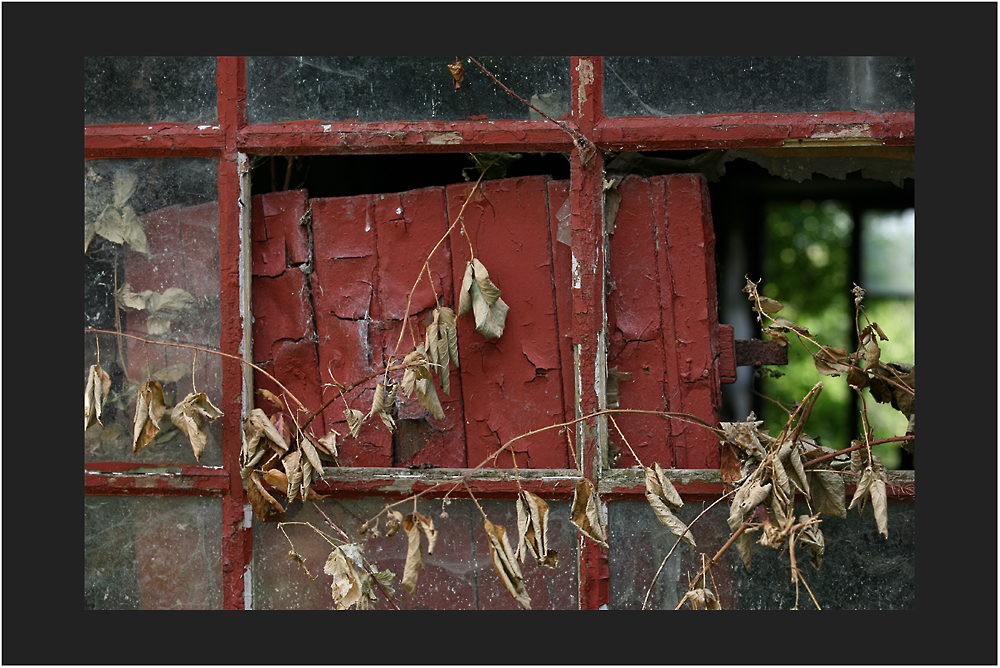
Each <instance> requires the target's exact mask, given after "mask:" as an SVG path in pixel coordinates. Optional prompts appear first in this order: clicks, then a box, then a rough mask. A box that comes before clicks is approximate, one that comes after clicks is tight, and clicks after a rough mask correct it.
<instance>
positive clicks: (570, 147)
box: [84, 56, 916, 610]
mask: <svg viewBox="0 0 1000 668" xmlns="http://www.w3.org/2000/svg"><path fill="white" fill-rule="evenodd" d="M217 65H218V69H217V75H216V85H217V92H218V96H217V97H218V106H217V108H218V124H216V125H212V126H210V127H207V128H206V127H204V125H203V124H202V125H197V126H196V125H183V124H175V123H154V124H144V125H124V124H122V125H106V126H87V127H85V129H84V157H85V159H88V160H89V159H108V158H139V157H204V158H214V159H217V160H218V161H219V167H218V191H219V250H220V258H221V267H222V270H221V271H222V276H221V291H222V313H221V319H222V337H221V344H220V347H221V350H222V352H224V353H228V354H230V355H237V356H238V355H240V350H241V344H244V343H248V339H247V338H246V334H245V332H244V321H243V315H244V313H243V306H242V304H243V302H242V301H241V297H240V295H241V294H242V293H241V289H240V287H241V282H242V281H243V280H244V277H241V275H240V271H241V269H240V266H241V265H240V254H241V246H242V242H243V236H244V235H248V234H249V232H248V226H249V202H243V201H241V192H242V191H241V167H243V168H245V165H244V163H242V162H241V160H240V158H239V156H240V154H253V153H259V154H268V155H305V154H326V155H337V154H340V155H348V154H390V153H392V154H400V153H413V154H419V153H448V152H456V153H459V152H460V153H470V152H477V151H494V152H498V151H504V152H506V151H526V152H566V153H571V165H572V167H571V176H570V183H571V186H570V206H571V227H572V229H573V239H572V249H573V254H574V256H575V257H576V258H577V259H578V261H579V262H580V263H581V265H583V266H590V265H593V266H595V267H596V268H597V271H595V272H594V273H592V274H591V273H589V272H583V274H582V276H581V284H580V286H579V288H576V289H574V290H573V310H574V321H573V331H574V333H575V334H574V336H575V339H574V343H575V344H577V345H579V346H580V354H579V360H580V362H579V365H580V369H581V373H582V374H586V373H587V370H589V371H590V373H591V374H592V373H593V371H594V369H595V367H596V365H597V355H598V352H599V348H598V346H599V342H598V337H597V332H598V330H599V329H600V327H602V324H603V317H604V308H605V302H604V282H603V276H604V271H603V270H604V254H603V252H602V251H601V248H602V245H601V243H602V232H601V229H602V207H603V200H602V155H601V152H600V150H599V151H598V153H597V155H596V158H595V160H594V163H593V164H592V165H590V166H584V165H582V163H581V161H580V159H579V158H580V156H579V149H578V148H577V146H575V145H574V143H573V140H572V137H571V135H570V134H569V133H568V132H566V131H564V130H563V129H560V128H555V127H553V125H552V123H550V122H548V121H516V120H495V121H426V122H381V123H346V122H334V123H322V124H321V123H320V121H315V120H303V121H295V122H288V123H272V124H266V125H249V124H248V123H247V115H246V61H245V57H243V56H220V57H218V59H217ZM570 74H571V84H570V86H571V91H572V94H571V97H572V113H571V116H570V118H571V120H569V121H567V122H566V126H567V127H569V128H571V129H572V130H574V131H575V132H577V133H579V134H582V135H584V136H585V137H588V138H589V139H591V141H593V143H594V144H595V145H596V146H597V147H598V149H602V150H610V151H622V150H627V151H639V150H645V151H651V150H655V151H669V150H691V149H706V148H746V147H763V146H782V145H796V146H808V145H816V144H824V145H833V144H836V141H837V138H838V137H840V138H849V139H850V141H852V142H854V143H869V144H882V145H886V146H913V145H914V143H915V138H916V135H915V127H914V113H913V112H912V111H908V112H888V113H872V112H840V113H821V114H809V113H802V114H717V115H703V116H681V117H670V118H654V117H628V118H606V117H604V115H603V104H602V89H603V60H602V58H601V57H583V56H573V57H571V59H570ZM442 133H449V134H448V135H446V136H447V137H448V138H449V142H453V143H441V141H440V139H441V137H442ZM455 137H460V138H461V139H460V140H458V141H456V140H455ZM435 140H437V141H435ZM244 375H245V374H244V370H243V369H241V365H240V364H239V363H238V362H236V361H234V360H231V359H226V360H225V361H224V363H223V374H222V392H223V396H240V395H241V394H242V392H243V387H244ZM598 408H599V399H598V397H597V396H596V394H595V393H593V392H591V393H587V394H585V396H583V397H581V398H580V405H579V410H580V411H581V412H582V413H583V414H586V413H590V412H593V411H596V410H598ZM239 428H240V415H239V413H238V412H236V411H227V412H226V415H225V417H224V418H223V424H222V460H223V469H222V470H220V469H218V468H213V467H203V466H184V467H182V469H181V472H180V475H177V474H170V475H167V474H156V473H139V472H135V471H132V469H134V468H136V467H137V466H136V465H132V464H129V463H127V462H89V463H87V464H85V467H84V469H85V470H84V489H85V493H86V494H91V495H128V496H137V495H145V496H213V497H220V498H221V499H222V506H223V520H222V522H223V530H222V560H223V588H224V589H223V607H224V608H225V609H230V610H235V609H239V610H242V609H244V607H245V602H244V590H245V583H244V575H245V574H246V573H247V567H248V566H249V564H250V561H251V556H252V533H251V530H250V523H249V522H248V521H247V517H248V513H247V512H246V508H247V499H246V494H245V492H244V490H243V482H242V479H241V478H240V475H239V470H240V467H239V454H240V437H239ZM599 447H600V446H599V442H598V440H597V439H596V438H594V437H593V436H590V437H588V438H586V439H585V440H584V442H583V447H582V455H583V456H582V461H581V462H580V464H581V467H582V469H583V473H584V475H585V476H587V477H588V478H590V479H592V480H593V479H595V475H597V476H599V474H600V470H599V464H598V462H599V461H600V452H599ZM401 475H407V476H409V477H411V478H415V479H416V482H415V483H414V484H413V489H414V490H420V489H421V487H422V486H427V483H426V482H421V481H420V480H421V474H415V473H413V472H406V473H405V474H404V473H401ZM615 483H616V484H615V485H613V486H608V487H607V488H605V487H603V486H602V487H601V491H602V498H603V500H604V501H615V500H620V499H631V498H643V494H644V487H643V486H642V485H641V482H640V481H639V480H638V478H636V479H635V480H632V479H631V478H630V479H628V480H627V481H626V482H625V483H624V484H622V480H621V479H620V478H616V479H615ZM470 486H471V488H472V490H473V492H475V493H477V494H481V495H483V496H494V497H496V496H507V497H511V498H512V497H513V495H514V494H516V487H515V485H514V484H513V483H512V482H511V483H506V482H490V481H476V480H472V481H470ZM525 487H526V488H527V489H530V490H531V491H534V492H536V493H538V494H542V495H545V496H547V497H548V498H556V499H565V500H568V499H569V498H571V497H572V490H571V489H570V486H567V485H564V484H563V485H560V484H558V483H556V482H552V481H550V480H547V479H546V477H545V476H544V475H542V476H539V477H538V478H536V479H533V480H531V481H528V482H526V485H525ZM324 491H325V492H327V493H337V494H339V495H343V496H346V497H351V496H353V497H358V496H364V495H366V494H371V493H378V494H381V493H382V492H381V491H379V490H377V488H376V486H375V485H373V484H372V483H371V482H366V481H363V480H361V481H359V480H349V479H346V478H345V479H343V480H331V481H326V489H325V490H324ZM679 491H680V492H681V495H682V496H683V497H685V498H686V499H692V500H697V499H708V498H717V497H718V495H719V494H720V493H721V485H720V484H719V483H715V482H698V481H697V480H695V481H693V482H691V483H688V484H686V485H680V486H679ZM913 493H914V491H913V486H912V485H911V486H908V487H906V488H902V489H897V491H896V497H895V498H896V500H899V501H907V500H912V498H913ZM579 564H580V571H579V573H580V607H581V608H582V609H595V608H598V607H600V606H601V605H603V604H607V603H608V596H609V590H608V584H609V583H608V561H607V553H606V552H602V551H601V550H600V548H599V547H598V546H597V545H596V544H594V543H593V542H591V541H589V540H585V539H581V541H580V553H579Z"/></svg>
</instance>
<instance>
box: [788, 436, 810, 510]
mask: <svg viewBox="0 0 1000 668" xmlns="http://www.w3.org/2000/svg"><path fill="white" fill-rule="evenodd" d="M801 452H802V446H801V445H799V444H798V443H796V444H795V446H794V447H793V449H792V453H791V454H790V455H789V457H788V460H787V461H786V462H785V470H786V472H787V473H788V477H789V479H790V480H791V481H792V482H793V483H794V484H795V486H796V487H798V488H799V491H800V492H802V493H803V494H805V495H806V497H809V479H808V478H807V477H806V470H805V467H803V466H802V454H801Z"/></svg>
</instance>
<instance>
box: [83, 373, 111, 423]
mask: <svg viewBox="0 0 1000 668" xmlns="http://www.w3.org/2000/svg"><path fill="white" fill-rule="evenodd" d="M110 391H111V376H109V375H108V374H107V373H106V372H105V371H104V369H102V368H101V367H100V365H99V364H92V365H91V366H90V371H88V372H87V388H86V389H85V390H84V391H83V430H84V431H87V428H88V427H90V426H91V425H93V424H94V423H95V422H96V423H98V424H104V423H103V422H101V406H103V404H104V400H105V399H107V398H108V392H110Z"/></svg>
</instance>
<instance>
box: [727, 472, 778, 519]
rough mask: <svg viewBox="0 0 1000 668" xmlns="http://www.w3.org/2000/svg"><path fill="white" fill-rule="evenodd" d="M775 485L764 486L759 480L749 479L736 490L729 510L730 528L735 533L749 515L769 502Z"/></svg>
mask: <svg viewBox="0 0 1000 668" xmlns="http://www.w3.org/2000/svg"><path fill="white" fill-rule="evenodd" d="M772 487H773V485H772V484H771V483H767V484H766V485H762V484H761V483H760V481H759V480H753V479H748V480H747V481H746V482H745V483H743V485H742V486H741V487H740V488H739V489H738V490H736V494H734V495H733V501H732V505H731V506H730V508H729V528H730V529H731V530H733V531H735V530H736V528H737V527H738V526H739V525H740V524H742V523H743V520H744V519H745V518H746V516H747V515H749V514H750V512H751V511H753V509H754V508H756V507H757V506H758V505H760V504H761V503H763V502H764V501H765V500H767V497H768V495H769V494H770V493H771V488H772Z"/></svg>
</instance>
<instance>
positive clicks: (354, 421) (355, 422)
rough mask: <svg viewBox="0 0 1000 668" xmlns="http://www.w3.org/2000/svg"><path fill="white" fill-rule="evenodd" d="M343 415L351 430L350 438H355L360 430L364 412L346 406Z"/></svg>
mask: <svg viewBox="0 0 1000 668" xmlns="http://www.w3.org/2000/svg"><path fill="white" fill-rule="evenodd" d="M344 417H346V418H347V426H348V428H350V430H351V438H357V437H358V432H360V431H361V425H362V424H363V423H364V421H365V414H364V413H362V412H361V411H359V410H355V409H353V408H348V409H345V410H344Z"/></svg>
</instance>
